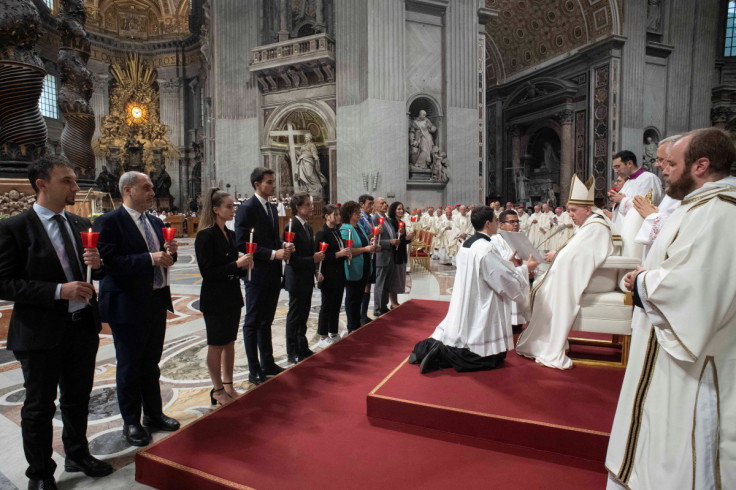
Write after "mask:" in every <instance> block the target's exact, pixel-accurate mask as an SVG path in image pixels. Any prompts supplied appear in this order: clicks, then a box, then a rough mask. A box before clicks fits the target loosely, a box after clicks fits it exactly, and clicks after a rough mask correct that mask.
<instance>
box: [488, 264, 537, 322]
mask: <svg viewBox="0 0 736 490" xmlns="http://www.w3.org/2000/svg"><path fill="white" fill-rule="evenodd" d="M482 264H483V266H482V268H481V270H482V277H483V281H484V282H485V283H486V285H487V286H488V287H489V288H491V289H492V290H493V291H494V292H495V293H496V294H498V295H499V296H501V297H502V298H505V299H507V300H509V301H515V302H516V303H517V304H518V305H519V306H520V307H521V308H523V309H526V308H527V307H528V305H529V279H528V278H529V270H528V269H527V267H526V264H523V265H520V266H519V267H514V266H513V264H512V263H511V262H509V261H507V260H503V259H502V258H501V257H499V256H498V255H496V254H494V253H489V254H486V256H485V257H483V259H482Z"/></svg>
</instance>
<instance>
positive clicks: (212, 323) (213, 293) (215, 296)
mask: <svg viewBox="0 0 736 490" xmlns="http://www.w3.org/2000/svg"><path fill="white" fill-rule="evenodd" d="M234 216H235V207H234V205H233V199H232V197H231V196H230V194H228V193H227V192H225V191H221V190H220V189H217V188H211V189H209V190H208V191H206V192H205V193H204V196H203V198H202V211H201V213H200V218H199V231H198V232H197V238H196V239H195V241H194V250H195V253H196V255H197V265H198V266H199V272H200V274H201V275H202V289H201V292H200V300H199V310H200V311H201V312H202V314H203V315H204V323H205V328H206V330H207V345H208V349H207V369H208V370H209V373H210V378H211V379H212V386H213V387H212V390H211V391H210V401H211V403H212V405H216V404H217V403H220V404H221V405H226V404H228V403H230V402H231V401H233V400H234V399H235V398H237V396H238V392H237V391H235V389H234V388H233V368H234V365H235V339H236V338H237V335H238V327H239V325H240V310H241V309H242V308H243V304H244V303H243V293H242V292H241V290H240V278H241V277H242V276H243V275H245V274H246V272H247V270H248V269H250V268H251V267H253V256H252V255H251V254H246V255H243V256H242V257H240V258H238V249H237V247H236V246H235V232H234V231H232V230H230V229H229V228H227V227H226V226H225V223H227V222H228V221H230V220H232V219H233V217H234Z"/></svg>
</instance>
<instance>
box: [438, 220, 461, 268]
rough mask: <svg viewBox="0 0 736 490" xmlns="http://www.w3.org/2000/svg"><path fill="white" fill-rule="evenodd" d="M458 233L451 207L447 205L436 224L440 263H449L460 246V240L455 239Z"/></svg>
mask: <svg viewBox="0 0 736 490" xmlns="http://www.w3.org/2000/svg"><path fill="white" fill-rule="evenodd" d="M457 238H458V233H457V228H456V226H455V222H454V221H453V219H452V208H451V207H450V206H447V207H446V208H445V214H444V215H443V216H442V218H441V219H440V221H439V223H438V224H437V236H436V237H435V241H436V242H437V248H438V249H439V252H438V254H439V257H440V264H451V263H452V259H453V258H454V257H455V254H456V253H457V249H458V248H460V242H458V240H457Z"/></svg>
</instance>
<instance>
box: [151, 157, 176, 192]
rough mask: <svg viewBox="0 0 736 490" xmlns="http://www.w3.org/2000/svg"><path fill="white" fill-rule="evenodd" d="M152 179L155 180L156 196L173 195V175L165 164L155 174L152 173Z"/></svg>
mask: <svg viewBox="0 0 736 490" xmlns="http://www.w3.org/2000/svg"><path fill="white" fill-rule="evenodd" d="M151 181H153V190H154V192H155V194H156V197H171V193H170V192H169V189H170V188H171V176H170V175H169V173H168V172H167V171H166V169H165V168H164V166H163V165H161V166H160V167H159V169H158V171H157V172H156V173H155V174H154V175H151Z"/></svg>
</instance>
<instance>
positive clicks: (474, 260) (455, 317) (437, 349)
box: [409, 206, 539, 373]
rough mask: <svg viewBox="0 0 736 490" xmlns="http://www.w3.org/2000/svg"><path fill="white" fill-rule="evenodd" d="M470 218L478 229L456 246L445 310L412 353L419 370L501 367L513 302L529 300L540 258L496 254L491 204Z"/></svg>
mask: <svg viewBox="0 0 736 490" xmlns="http://www.w3.org/2000/svg"><path fill="white" fill-rule="evenodd" d="M470 220H471V223H472V224H473V228H475V230H476V233H475V234H474V235H473V236H472V237H470V238H468V239H467V240H465V242H464V243H463V246H462V247H461V248H460V250H459V251H458V254H457V272H456V274H455V286H454V288H453V291H452V298H451V299H450V308H449V310H448V312H447V316H446V317H445V319H444V320H442V322H441V323H440V324H439V325H438V326H437V328H436V329H435V331H434V333H433V334H432V337H431V338H429V339H425V340H423V341H421V342H419V343H418V344H417V345H416V346H415V347H414V351H413V352H412V355H411V357H410V358H409V362H410V363H412V364H419V363H421V366H420V372H421V373H426V372H430V371H435V370H437V369H444V368H449V367H452V368H455V370H456V371H458V372H463V371H481V370H488V369H493V368H495V367H497V366H498V365H499V364H500V363H501V362H503V359H504V358H505V357H506V351H507V350H508V349H512V348H513V346H514V344H513V334H512V331H511V305H512V303H513V302H516V303H517V304H518V305H520V306H521V307H523V308H526V306H527V305H528V302H529V274H530V273H531V272H533V271H534V269H535V268H536V267H537V265H539V263H538V262H536V261H534V260H533V259H532V258H531V257H530V258H529V260H528V261H527V262H526V263H525V264H522V262H521V261H520V260H517V261H516V262H515V264H512V263H511V262H509V261H508V260H504V259H503V258H501V256H499V255H498V253H497V252H496V251H495V248H494V247H493V245H492V244H491V236H492V235H494V234H495V233H496V230H497V227H498V222H497V221H496V219H495V215H494V213H493V209H491V208H490V207H488V206H482V207H478V208H476V209H474V210H473V212H472V214H471V216H470Z"/></svg>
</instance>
